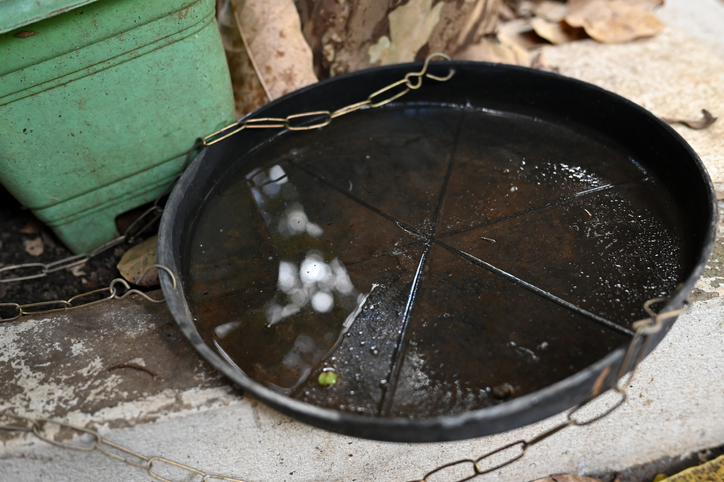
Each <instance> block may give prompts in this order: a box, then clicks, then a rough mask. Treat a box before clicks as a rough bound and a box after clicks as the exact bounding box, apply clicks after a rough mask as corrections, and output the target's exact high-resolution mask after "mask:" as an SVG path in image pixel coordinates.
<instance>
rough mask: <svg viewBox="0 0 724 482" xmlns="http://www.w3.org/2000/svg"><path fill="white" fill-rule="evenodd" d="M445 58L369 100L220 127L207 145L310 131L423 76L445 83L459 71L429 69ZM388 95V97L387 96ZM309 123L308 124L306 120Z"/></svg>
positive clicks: (416, 84) (394, 94)
mask: <svg viewBox="0 0 724 482" xmlns="http://www.w3.org/2000/svg"><path fill="white" fill-rule="evenodd" d="M438 57H439V58H442V59H445V60H450V57H448V56H447V55H445V54H442V53H434V54H430V55H429V56H428V57H427V58H426V59H425V63H424V64H423V66H422V69H421V70H420V71H419V72H408V73H407V74H406V75H405V77H404V78H402V79H400V80H398V81H395V82H393V83H391V84H390V85H387V86H386V87H383V88H381V89H380V90H377V91H375V92H373V93H372V94H370V95H369V96H368V97H367V99H366V100H363V101H362V102H357V103H355V104H350V105H347V106H345V107H342V108H340V109H337V110H335V111H333V112H332V111H328V110H318V111H313V112H304V113H302V114H294V115H289V116H287V117H261V118H257V119H245V120H240V121H239V122H235V123H234V124H231V125H228V126H226V127H224V128H223V129H219V130H218V131H216V132H214V133H213V134H210V135H208V136H206V137H204V138H203V140H202V142H203V145H204V146H210V145H212V144H216V143H217V142H219V141H222V140H224V139H226V138H227V137H230V136H233V135H234V134H237V133H239V132H241V131H243V130H244V129H289V130H290V131H309V130H312V129H318V128H320V127H324V126H327V125H329V124H330V123H331V122H332V120H334V119H336V118H337V117H340V116H343V115H346V114H350V113H352V112H356V111H358V110H360V109H362V108H364V107H372V108H374V107H381V106H383V105H385V104H389V103H390V102H393V101H395V100H397V99H399V98H400V97H402V96H403V95H405V94H407V93H409V92H410V91H411V90H417V89H419V88H420V87H422V80H423V77H427V78H428V79H433V80H437V81H439V82H445V81H447V80H450V79H451V78H452V76H453V75H455V70H454V69H450V71H449V72H448V74H447V75H445V76H439V75H434V74H431V73H430V72H428V71H427V69H428V66H429V64H430V61H431V60H432V59H434V58H438ZM385 95H387V97H385ZM305 121H306V122H308V123H305Z"/></svg>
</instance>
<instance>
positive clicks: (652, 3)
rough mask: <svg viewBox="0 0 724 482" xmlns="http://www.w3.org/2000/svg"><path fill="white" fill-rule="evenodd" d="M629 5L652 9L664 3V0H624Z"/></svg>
mask: <svg viewBox="0 0 724 482" xmlns="http://www.w3.org/2000/svg"><path fill="white" fill-rule="evenodd" d="M626 3H628V4H629V5H635V6H637V7H644V8H648V9H653V8H656V7H660V6H662V5H663V4H664V0H626Z"/></svg>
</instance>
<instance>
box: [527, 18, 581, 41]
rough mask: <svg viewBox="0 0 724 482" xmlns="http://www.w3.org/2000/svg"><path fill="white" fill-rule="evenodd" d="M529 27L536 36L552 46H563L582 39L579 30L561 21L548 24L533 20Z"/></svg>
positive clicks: (546, 21)
mask: <svg viewBox="0 0 724 482" xmlns="http://www.w3.org/2000/svg"><path fill="white" fill-rule="evenodd" d="M530 25H531V27H533V30H534V31H535V33H536V34H538V36H540V37H541V38H544V39H546V40H547V41H549V42H550V43H552V44H553V45H563V44H566V43H568V42H574V41H576V40H580V39H582V38H583V37H584V35H582V34H583V32H582V30H581V29H580V28H574V27H571V26H569V25H568V24H566V23H565V22H561V21H556V22H550V21H548V20H545V19H542V18H534V19H532V20H531V21H530Z"/></svg>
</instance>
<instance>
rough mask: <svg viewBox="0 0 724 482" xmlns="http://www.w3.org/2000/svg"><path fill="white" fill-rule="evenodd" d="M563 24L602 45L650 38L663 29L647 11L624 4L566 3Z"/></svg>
mask: <svg viewBox="0 0 724 482" xmlns="http://www.w3.org/2000/svg"><path fill="white" fill-rule="evenodd" d="M565 21H566V23H567V24H568V25H570V26H571V27H583V28H584V29H585V30H586V33H587V34H588V35H590V36H591V38H593V39H595V40H597V41H599V42H602V43H620V42H628V41H630V40H634V39H637V38H641V37H650V36H652V35H656V34H657V33H659V32H660V31H661V30H662V29H663V28H664V24H662V23H661V22H660V21H659V19H657V18H656V16H655V15H654V14H653V13H651V12H650V11H649V10H648V9H646V8H644V7H642V6H638V5H634V4H632V3H629V2H628V1H626V0H569V2H568V14H567V15H566V18H565Z"/></svg>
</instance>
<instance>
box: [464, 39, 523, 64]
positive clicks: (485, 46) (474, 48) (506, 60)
mask: <svg viewBox="0 0 724 482" xmlns="http://www.w3.org/2000/svg"><path fill="white" fill-rule="evenodd" d="M455 58H456V59H457V60H475V61H478V62H496V63H501V64H513V65H524V66H528V65H530V55H529V54H528V52H526V51H525V49H523V48H521V47H518V46H515V45H504V44H502V43H495V42H492V41H489V40H483V41H481V42H479V43H477V44H474V45H471V46H469V47H468V48H466V49H465V50H463V51H462V52H460V53H459V54H457V55H456V56H455Z"/></svg>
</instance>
